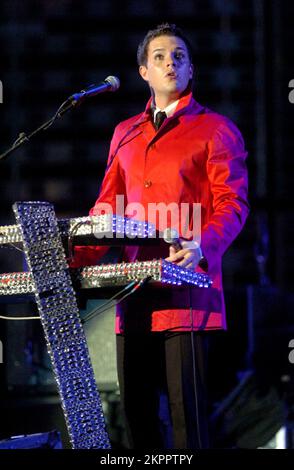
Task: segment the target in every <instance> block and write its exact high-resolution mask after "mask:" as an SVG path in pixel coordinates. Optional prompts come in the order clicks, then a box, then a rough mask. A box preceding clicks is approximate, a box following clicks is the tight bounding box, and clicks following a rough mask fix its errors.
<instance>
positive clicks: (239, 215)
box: [76, 24, 248, 449]
mask: <svg viewBox="0 0 294 470" xmlns="http://www.w3.org/2000/svg"><path fill="white" fill-rule="evenodd" d="M137 58H138V64H139V73H140V76H141V77H142V79H143V80H145V81H146V83H147V84H148V86H149V88H150V92H151V97H150V99H149V101H148V103H147V105H146V108H145V111H143V113H141V114H139V115H137V116H134V117H131V118H130V119H127V120H126V121H123V122H121V123H120V124H119V125H118V126H117V127H116V129H115V132H114V135H113V138H112V142H111V147H110V153H109V159H108V165H107V169H106V173H105V177H104V180H103V183H102V186H101V190H100V194H99V197H98V199H97V201H96V203H95V205H94V207H93V208H92V209H91V211H90V214H92V215H99V214H101V207H102V206H103V204H104V203H108V204H110V206H111V207H112V209H113V212H114V213H115V210H116V208H115V204H116V196H117V195H122V196H123V197H124V201H125V204H126V205H127V204H132V203H136V204H140V207H142V208H144V210H145V212H144V213H145V214H148V207H149V206H150V204H152V203H156V204H159V203H163V204H164V205H166V206H168V205H169V204H172V203H173V204H174V203H175V204H176V205H177V207H180V206H181V204H182V203H186V204H188V205H189V206H191V207H192V206H193V204H195V203H198V204H201V243H200V245H199V240H198V239H197V240H195V239H194V237H190V238H189V237H188V238H189V239H187V237H186V236H185V235H186V234H185V233H183V232H181V233H180V237H181V238H180V240H181V245H180V247H177V248H176V247H175V246H173V245H169V246H168V245H164V246H163V247H162V246H161V247H160V248H156V249H153V248H152V247H144V246H142V247H134V246H129V247H126V248H125V249H124V252H123V258H122V259H123V260H125V261H135V260H146V259H153V258H158V257H165V258H166V259H167V260H168V261H170V262H172V263H176V264H177V265H179V266H183V267H185V268H187V269H192V270H195V271H197V272H204V271H205V272H207V273H208V274H209V276H210V277H211V279H212V280H213V285H212V287H211V288H210V289H197V288H190V289H188V288H186V289H177V288H175V289H171V288H169V289H166V288H162V289H157V290H156V291H154V292H153V293H152V290H148V288H147V289H144V288H143V289H142V290H141V291H138V293H137V294H134V295H133V296H130V297H129V298H128V299H126V301H125V302H122V303H121V304H119V305H118V306H117V317H116V333H117V362H118V376H119V385H120V392H121V400H122V406H123V410H124V415H125V419H126V427H127V431H128V437H129V441H130V447H131V448H141V449H144V448H146V449H156V448H157V449H160V448H165V447H174V448H178V449H201V448H208V447H209V439H208V419H207V410H206V404H207V403H206V402H207V400H206V388H205V373H206V370H205V369H206V366H205V357H206V342H207V337H208V336H209V335H210V334H211V333H209V332H211V331H213V330H220V329H225V328H226V319H225V307H224V300H223V288H222V274H221V261H222V255H223V254H224V252H225V251H226V249H227V248H228V247H229V246H230V244H231V243H232V241H233V240H234V239H235V237H236V236H237V234H238V233H239V232H240V230H241V229H242V227H243V225H244V222H245V219H246V217H247V214H248V203H247V171H246V165H245V159H246V155H247V154H246V151H245V150H244V143H243V139H242V136H241V134H240V132H239V130H238V129H237V128H236V126H235V125H234V124H233V123H232V122H231V121H230V120H229V119H227V118H226V117H224V116H221V115H219V114H217V113H215V112H213V111H211V110H210V109H208V108H206V107H204V106H202V105H201V104H199V103H197V101H195V99H194V97H193V96H192V81H193V74H194V65H193V62H192V52H191V47H190V44H189V42H188V40H187V39H186V38H185V36H184V35H183V33H182V31H181V30H180V29H179V28H177V27H176V26H175V25H173V24H163V25H160V26H158V27H157V28H155V29H154V30H151V31H149V32H148V33H147V35H146V36H145V38H144V39H143V41H142V42H141V44H140V45H139V48H138V53H137ZM128 215H133V214H128ZM134 217H135V216H134ZM188 217H192V216H191V214H190V215H189V214H188ZM135 218H140V217H138V214H137V216H136V217H135ZM192 222H193V221H192V220H188V226H189V227H190V228H191V224H192ZM157 228H159V227H157ZM161 228H162V227H161ZM177 228H178V227H177ZM101 252H102V250H101V249H99V247H98V248H95V247H92V248H90V247H85V248H84V249H83V248H80V249H79V250H78V252H77V255H76V265H81V264H95V263H97V260H98V259H99V257H100V256H101ZM164 398H165V400H164ZM163 403H166V404H167V406H166V409H167V410H168V413H169V417H170V422H171V426H172V436H171V438H169V437H167V435H166V433H165V427H164V426H163V419H162V416H163V414H162V413H163V412H162V411H161V412H160V409H161V410H162V404H163ZM160 405H161V406H160Z"/></svg>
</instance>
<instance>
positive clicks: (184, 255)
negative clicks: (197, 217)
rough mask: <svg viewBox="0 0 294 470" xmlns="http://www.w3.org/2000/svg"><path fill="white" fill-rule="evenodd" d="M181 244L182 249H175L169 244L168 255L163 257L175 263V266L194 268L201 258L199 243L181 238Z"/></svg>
mask: <svg viewBox="0 0 294 470" xmlns="http://www.w3.org/2000/svg"><path fill="white" fill-rule="evenodd" d="M181 246H182V249H181V250H178V251H177V250H176V249H175V248H174V247H173V246H172V245H171V246H170V248H169V257H168V258H165V260H166V261H170V262H171V263H176V264H177V266H182V267H183V268H186V269H193V270H194V269H195V268H196V267H197V266H198V264H199V261H200V259H202V258H203V257H202V251H201V248H200V246H199V243H197V242H195V241H186V240H181Z"/></svg>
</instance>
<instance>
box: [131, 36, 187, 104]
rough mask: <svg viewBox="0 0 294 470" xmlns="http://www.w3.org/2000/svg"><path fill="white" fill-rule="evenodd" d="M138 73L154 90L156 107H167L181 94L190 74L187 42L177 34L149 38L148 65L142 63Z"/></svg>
mask: <svg viewBox="0 0 294 470" xmlns="http://www.w3.org/2000/svg"><path fill="white" fill-rule="evenodd" d="M139 72H140V75H141V76H142V78H143V79H144V80H146V81H147V82H148V83H149V86H150V87H151V88H152V89H153V92H154V95H155V101H156V104H157V106H160V107H161V105H163V106H167V105H168V104H169V103H171V102H172V101H175V100H177V99H178V98H179V97H180V96H181V94H182V93H183V91H185V89H186V88H187V86H188V83H189V80H190V79H191V78H192V76H193V65H192V64H191V62H190V59H189V54H188V50H187V47H186V44H185V43H184V41H183V40H182V39H181V38H178V37H177V36H159V37H157V38H155V39H152V41H150V43H149V47H148V56H147V65H146V66H145V65H141V66H140V68H139Z"/></svg>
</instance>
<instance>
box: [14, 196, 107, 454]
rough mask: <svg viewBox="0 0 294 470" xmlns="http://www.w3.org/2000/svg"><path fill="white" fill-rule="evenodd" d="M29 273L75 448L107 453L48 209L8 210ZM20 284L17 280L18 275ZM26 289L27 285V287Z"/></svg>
mask: <svg viewBox="0 0 294 470" xmlns="http://www.w3.org/2000/svg"><path fill="white" fill-rule="evenodd" d="M13 210H14V213H15V216H16V221H17V223H18V224H19V227H20V229H21V239H22V241H23V246H24V250H25V255H26V260H27V263H28V266H29V269H30V273H31V276H30V279H29V282H30V283H33V286H34V289H33V290H34V293H35V298H36V302H37V305H38V310H39V314H40V317H41V321H42V325H43V328H44V332H45V337H46V342H47V347H48V351H49V354H50V357H51V361H52V365H53V370H54V374H55V378H56V381H57V385H58V389H59V394H60V397H61V403H62V407H63V410H64V414H65V419H66V423H67V428H68V432H69V436H70V439H71V443H72V446H73V448H75V449H91V448H96V449H109V448H110V442H109V437H108V434H107V431H106V427H105V420H104V415H103V410H102V405H101V400H100V396H99V392H98V390H97V386H96V383H95V378H94V373H93V369H92V365H91V361H90V357H89V352H88V348H87V343H86V338H85V335H84V331H83V328H82V325H81V322H80V318H79V311H78V307H77V302H76V297H75V291H74V289H73V287H72V282H71V278H70V275H69V270H68V265H67V262H66V258H65V254H64V250H63V247H62V242H61V236H60V232H59V230H58V225H57V220H56V217H55V213H54V209H53V206H52V205H51V204H49V203H46V202H21V203H20V202H18V203H15V204H14V206H13ZM19 279H20V281H21V280H22V278H21V274H20V278H19ZM30 285H31V284H30Z"/></svg>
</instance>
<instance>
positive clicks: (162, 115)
mask: <svg viewBox="0 0 294 470" xmlns="http://www.w3.org/2000/svg"><path fill="white" fill-rule="evenodd" d="M166 118H167V115H166V113H165V112H164V111H158V113H157V114H156V116H155V122H154V126H155V129H156V130H157V131H158V129H159V128H160V126H161V124H162V123H163V121H164V120H165V119H166Z"/></svg>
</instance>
